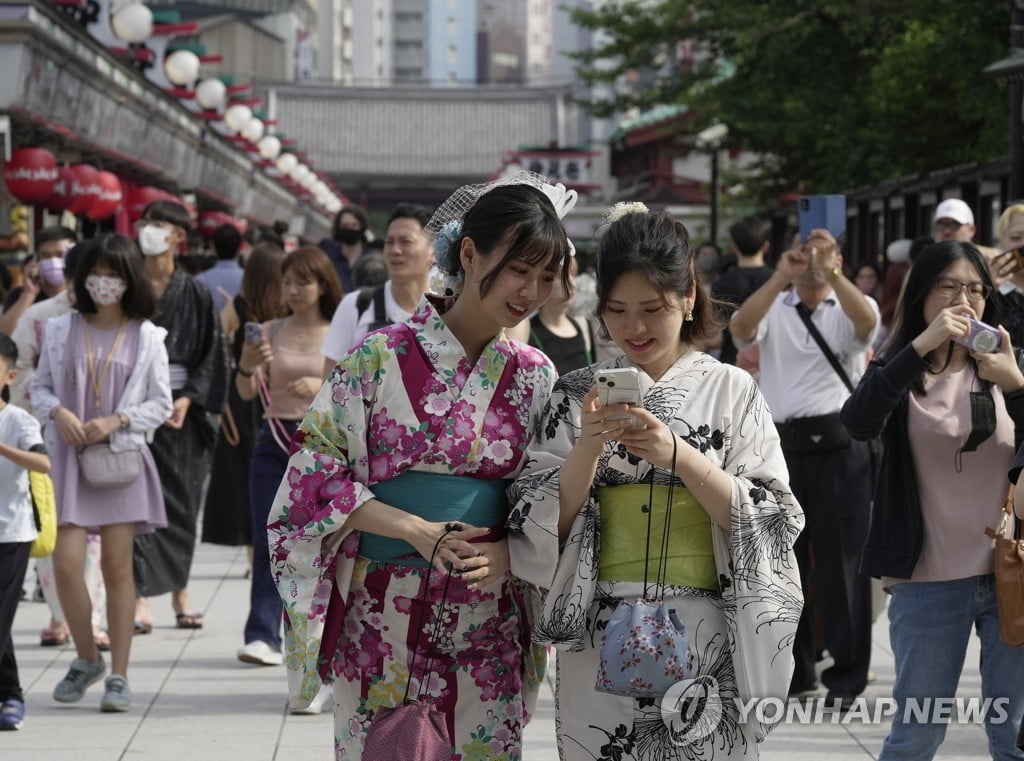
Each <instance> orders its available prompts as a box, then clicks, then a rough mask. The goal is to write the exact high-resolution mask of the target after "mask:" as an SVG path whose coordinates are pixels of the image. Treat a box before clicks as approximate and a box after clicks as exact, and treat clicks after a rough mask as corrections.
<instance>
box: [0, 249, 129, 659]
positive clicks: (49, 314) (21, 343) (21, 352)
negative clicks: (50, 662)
mask: <svg viewBox="0 0 1024 761" xmlns="http://www.w3.org/2000/svg"><path fill="white" fill-rule="evenodd" d="M83 248H84V244H78V245H76V246H73V247H72V248H71V249H70V250H69V251H68V252H67V254H66V255H65V257H64V270H63V271H64V275H65V277H66V278H67V281H68V283H69V284H71V283H73V282H74V279H75V271H76V266H77V264H78V258H79V256H80V254H81V252H82V249H83ZM74 295H75V294H74V289H73V288H70V287H69V288H65V289H64V290H63V291H61V292H60V293H58V294H57V295H56V296H54V297H53V298H49V299H46V300H45V301H39V302H37V303H35V304H33V305H32V306H30V307H29V308H28V310H27V311H26V312H25V314H24V315H23V316H22V318H21V319H20V320H19V321H18V327H17V328H15V329H14V334H13V335H12V336H11V338H12V339H13V340H14V343H15V345H17V347H18V361H17V363H16V364H15V368H16V369H17V370H18V375H17V377H15V379H14V381H13V382H12V383H11V385H10V386H9V387H8V388H10V391H11V403H12V404H15V405H17V406H19V407H21V408H22V409H25V410H27V411H29V412H32V403H31V400H30V398H29V393H28V390H29V383H30V381H31V380H32V376H33V375H34V374H35V371H36V366H37V365H38V364H39V356H40V350H41V344H42V341H43V328H44V326H45V325H46V322H47V321H48V320H50V319H51V318H53V317H59V316H60V315H62V314H67V313H68V312H70V311H71V309H72V303H73V301H74ZM99 542H100V538H99V535H96V536H91V537H89V542H88V547H87V549H86V559H85V583H86V586H87V587H88V588H89V593H90V597H91V599H92V601H93V611H92V624H93V636H94V638H95V640H96V644H97V646H98V647H99V648H100V649H101V650H108V649H110V639H109V636H108V635H107V633H106V632H105V631H103V623H104V618H105V616H106V603H105V600H106V594H105V592H104V588H103V577H102V575H101V574H100V543H99ZM35 562H36V573H37V574H38V576H39V586H40V587H41V589H42V591H43V598H44V599H45V600H46V604H47V605H49V606H50V623H49V625H48V626H46V627H45V628H44V629H43V630H42V631H41V632H40V635H39V644H40V645H43V646H60V645H64V644H65V643H66V642H67V641H68V639H69V638H70V632H69V631H68V626H67V623H66V621H65V618H64V612H63V610H61V607H60V600H59V599H58V597H57V585H56V580H55V578H54V573H53V559H52V557H43V558H36V561H35Z"/></svg>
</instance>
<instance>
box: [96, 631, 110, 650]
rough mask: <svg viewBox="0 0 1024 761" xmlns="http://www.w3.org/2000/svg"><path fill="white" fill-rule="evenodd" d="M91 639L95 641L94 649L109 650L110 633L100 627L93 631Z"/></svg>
mask: <svg viewBox="0 0 1024 761" xmlns="http://www.w3.org/2000/svg"><path fill="white" fill-rule="evenodd" d="M92 639H93V642H95V643H96V649H97V650H99V651H100V652H103V653H106V652H108V651H109V650H110V635H109V634H107V633H106V632H105V631H103V630H102V629H100V630H98V631H96V632H95V633H93V635H92Z"/></svg>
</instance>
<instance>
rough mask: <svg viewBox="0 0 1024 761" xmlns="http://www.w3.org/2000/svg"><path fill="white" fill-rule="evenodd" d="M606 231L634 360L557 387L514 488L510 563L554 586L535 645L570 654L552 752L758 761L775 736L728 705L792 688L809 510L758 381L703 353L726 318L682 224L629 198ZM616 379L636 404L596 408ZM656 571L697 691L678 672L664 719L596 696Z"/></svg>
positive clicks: (604, 317)
mask: <svg viewBox="0 0 1024 761" xmlns="http://www.w3.org/2000/svg"><path fill="white" fill-rule="evenodd" d="M609 221H610V224H609V225H608V227H607V228H606V229H605V230H604V232H603V233H601V235H600V238H599V239H598V249H597V294H598V305H597V317H598V319H599V320H600V322H601V326H602V332H603V333H605V334H606V335H610V337H611V339H612V340H614V342H615V343H616V344H617V345H618V347H619V349H620V351H621V352H622V354H623V356H619V357H616V358H615V359H611V360H608V361H605V362H601V363H599V364H597V365H592V366H590V367H585V368H583V369H580V370H577V371H575V372H571V373H568V374H566V375H564V376H562V377H561V378H560V379H559V380H558V382H557V383H556V384H555V388H554V392H553V394H552V398H551V401H550V403H549V405H548V407H547V408H546V411H545V417H544V419H542V421H541V424H540V426H539V432H538V436H537V439H536V441H535V442H534V444H533V445H532V446H531V448H530V449H529V451H528V453H527V454H528V455H529V460H528V461H527V467H526V470H525V471H524V474H523V475H521V476H520V478H519V479H518V480H517V481H516V484H515V487H514V488H513V489H512V490H511V493H512V497H513V501H514V502H515V505H514V509H513V514H512V518H511V519H510V523H511V524H512V525H513V526H517V527H518V529H519V532H520V533H522V534H523V535H524V537H525V538H526V539H528V540H529V541H527V542H519V543H517V544H516V545H515V546H514V547H513V553H512V561H513V564H515V565H517V566H518V567H521V568H524V569H530V570H531V574H530V575H529V576H528V580H529V581H531V582H533V583H535V584H537V585H538V586H540V587H543V588H545V589H549V590H550V591H549V592H548V594H547V597H546V599H545V602H544V607H543V610H542V612H541V616H540V620H539V622H538V624H537V625H536V626H535V628H534V640H535V641H539V642H540V643H544V644H554V645H555V646H556V647H558V648H559V654H558V679H557V686H556V689H555V700H556V710H557V721H556V726H557V729H558V749H559V755H560V756H561V758H562V759H563V761H564V760H566V759H574V760H575V759H579V760H582V759H587V760H588V761H590V760H592V759H594V758H619V757H629V758H633V759H642V760H644V761H646V760H648V759H651V760H653V759H662V758H666V757H668V756H669V753H668V752H667V751H672V752H677V753H679V754H680V757H683V756H685V757H687V758H703V759H721V758H756V757H757V744H758V742H759V741H760V740H761V739H763V738H764V736H765V735H766V734H767V729H768V728H767V727H765V726H763V725H761V724H760V723H759V722H756V721H753V720H752V719H749V718H747V719H746V720H745V719H744V717H741V716H739V714H738V711H737V702H736V700H735V698H740V699H743V700H747V699H749V698H755V697H756V698H764V697H770V696H772V697H777V698H782V697H784V696H785V695H786V690H787V688H788V686H789V680H790V676H791V674H792V670H793V661H792V655H791V653H792V641H793V636H794V634H795V632H796V624H797V620H798V618H799V616H800V609H801V606H802V600H803V598H802V594H801V590H800V578H799V574H798V572H797V567H796V560H795V557H794V555H793V544H794V542H795V541H796V537H797V535H798V534H799V533H800V530H801V528H802V526H803V514H802V512H801V510H800V507H799V505H797V504H796V501H795V500H794V498H793V495H792V493H791V491H790V489H789V486H788V484H787V480H788V474H787V471H786V464H785V461H784V459H783V456H782V450H781V448H780V446H779V437H778V433H777V432H776V430H775V426H774V425H773V424H772V418H771V415H770V413H769V411H768V408H767V405H766V404H765V401H764V399H763V398H762V396H761V394H760V392H759V391H758V388H757V385H756V384H755V382H754V380H753V379H752V378H751V376H750V375H749V374H748V373H746V372H744V371H742V370H739V369H737V368H735V367H733V366H731V365H725V364H721V363H720V362H718V360H716V359H714V358H712V357H710V356H708V355H707V354H705V353H703V352H701V351H698V350H696V349H695V348H694V344H695V343H696V342H698V341H700V340H702V339H704V338H705V337H707V336H708V335H709V334H710V333H711V332H712V331H713V330H715V329H717V325H716V317H715V307H714V304H713V302H712V301H711V299H710V297H709V296H708V294H707V291H706V290H705V288H704V286H703V285H701V283H700V282H699V281H698V279H697V273H696V269H695V261H694V256H693V249H692V246H691V244H690V240H689V235H688V234H687V231H686V228H685V227H684V226H683V225H682V224H681V223H680V222H678V221H676V220H675V219H673V218H672V217H671V216H670V215H668V214H665V213H652V212H649V211H648V210H647V208H646V207H645V206H643V205H642V204H620V205H619V207H617V208H613V209H612V212H611V213H610V214H609ZM620 369H634V370H635V371H636V374H637V377H638V379H639V386H640V390H641V397H640V402H641V403H642V406H629V407H627V406H626V405H624V404H615V405H612V406H602V404H601V403H600V402H599V399H598V397H599V393H598V389H597V388H595V382H596V383H598V384H601V383H603V384H604V385H605V386H607V385H608V384H609V382H610V378H611V377H612V376H617V375H619V374H620ZM615 382H616V384H618V383H619V381H618V379H616V381H615ZM624 413H625V414H626V416H627V417H626V418H625V419H623V414H624ZM668 504H671V509H670V510H669V509H667V508H666V505H668ZM666 512H669V513H670V514H671V518H670V521H669V522H670V525H669V526H668V534H669V538H668V539H667V540H665V542H664V544H663V543H662V542H663V537H664V534H665V531H666V529H665V525H666ZM659 576H660V577H661V578H662V579H663V580H664V584H665V585H667V586H665V587H664V599H665V600H666V602H667V604H668V606H669V607H670V608H674V610H675V612H676V613H677V614H678V616H679V618H680V619H681V621H682V623H683V625H684V626H685V631H686V634H687V635H688V637H689V645H690V652H691V654H692V658H693V660H694V662H695V666H694V671H693V674H692V678H693V681H692V682H690V683H689V684H691V685H692V686H693V687H694V689H695V690H697V691H698V692H699V693H700V695H697V694H696V693H695V692H690V688H687V687H686V684H687V682H686V680H685V679H683V678H682V677H680V678H679V680H678V681H677V682H676V683H675V684H676V686H677V687H678V688H679V689H680V694H677V695H676V696H675V697H677V698H682V697H694V698H697V699H696V700H694V701H687V702H685V703H675V706H676V710H678V715H675V716H672V717H671V720H669V717H668V715H667V714H666V716H665V717H663V714H662V712H663V706H665V707H666V710H669V711H671V710H673V709H672V707H671V706H669V701H667V700H666V702H665V703H664V704H663V703H662V701H661V700H660V699H658V698H653V699H651V698H639V697H631V696H623V695H621V694H615V695H612V694H607V693H604V692H598V691H596V690H595V681H596V679H597V677H598V673H599V663H600V658H599V651H600V650H601V647H602V643H603V640H604V638H605V633H606V631H607V625H608V623H609V620H610V617H611V616H612V614H613V612H614V611H615V610H616V609H617V608H618V606H619V604H620V603H622V602H623V601H626V600H635V599H636V598H638V597H641V596H644V597H646V596H647V590H648V588H650V587H653V586H654V585H653V584H647V583H646V582H647V580H653V579H655V578H656V577H659ZM662 642H663V640H660V639H659V640H657V643H658V644H657V647H658V648H659V655H660V656H663V657H662V661H663V662H665V663H666V664H667V663H668V662H669V661H671V660H672V658H673V656H672V655H670V654H669V652H668V651H667V650H665V649H662ZM632 669H633V666H632V665H629V664H627V665H625V666H624V670H632ZM641 677H643V678H646V677H647V674H643V675H641V674H639V673H637V678H641ZM684 688H685V690H684ZM712 693H715V694H716V695H717V696H719V697H720V698H721V699H720V700H712V699H710V695H711V694H712ZM701 698H705V699H701ZM682 705H686V706H687V707H686V708H682V707H681V706H682ZM719 707H720V708H721V709H722V715H721V716H720V717H719V718H716V717H715V716H714V715H713V714H714V712H715V711H716V710H717V709H718V708H719ZM682 746H686V749H685V750H683V749H682ZM677 748H678V749H679V750H676V749H677ZM672 757H675V756H672Z"/></svg>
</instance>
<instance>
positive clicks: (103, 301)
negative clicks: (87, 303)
mask: <svg viewBox="0 0 1024 761" xmlns="http://www.w3.org/2000/svg"><path fill="white" fill-rule="evenodd" d="M127 288H128V286H127V284H125V282H124V280H122V279H121V278H119V277H114V276H112V275H89V276H88V277H87V278H86V279H85V290H87V291H88V292H89V296H91V297H92V300H93V302H94V303H95V304H96V305H97V306H110V305H111V304H116V303H117V302H119V301H120V300H121V297H122V296H124V292H125V290H127Z"/></svg>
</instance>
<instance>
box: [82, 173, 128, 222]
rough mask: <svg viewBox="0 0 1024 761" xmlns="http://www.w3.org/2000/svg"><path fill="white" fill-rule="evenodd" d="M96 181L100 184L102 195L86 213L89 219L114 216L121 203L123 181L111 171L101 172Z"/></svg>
mask: <svg viewBox="0 0 1024 761" xmlns="http://www.w3.org/2000/svg"><path fill="white" fill-rule="evenodd" d="M96 181H97V182H98V183H99V186H100V196H99V200H97V201H96V202H95V203H94V204H93V205H92V208H90V209H89V210H88V211H87V212H86V213H85V215H86V216H87V217H89V219H96V220H99V219H106V218H107V217H110V216H113V215H114V214H115V213H116V212H117V209H118V207H119V206H120V205H121V181H120V180H119V179H117V175H115V174H113V173H111V172H99V173H97V175H96Z"/></svg>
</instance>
